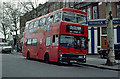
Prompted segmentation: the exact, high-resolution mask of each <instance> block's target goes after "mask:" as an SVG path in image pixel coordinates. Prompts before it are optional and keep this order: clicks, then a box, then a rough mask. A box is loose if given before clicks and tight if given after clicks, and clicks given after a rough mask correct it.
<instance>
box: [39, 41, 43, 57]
mask: <svg viewBox="0 0 120 79" xmlns="http://www.w3.org/2000/svg"><path fill="white" fill-rule="evenodd" d="M43 48H44V47H43V40H42V39H40V44H39V46H38V55H39V57H40V58H42V54H43Z"/></svg>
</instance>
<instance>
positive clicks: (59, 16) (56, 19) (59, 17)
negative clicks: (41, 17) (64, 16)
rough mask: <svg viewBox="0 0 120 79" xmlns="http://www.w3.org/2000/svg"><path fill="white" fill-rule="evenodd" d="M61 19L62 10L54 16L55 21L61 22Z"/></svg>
mask: <svg viewBox="0 0 120 79" xmlns="http://www.w3.org/2000/svg"><path fill="white" fill-rule="evenodd" d="M60 21H61V12H59V13H56V14H55V16H54V22H55V23H56V22H60Z"/></svg>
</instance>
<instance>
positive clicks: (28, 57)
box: [26, 52, 30, 60]
mask: <svg viewBox="0 0 120 79" xmlns="http://www.w3.org/2000/svg"><path fill="white" fill-rule="evenodd" d="M26 58H27V59H28V60H29V59H30V53H29V52H28V53H27V57H26Z"/></svg>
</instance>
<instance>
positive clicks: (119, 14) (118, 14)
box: [117, 5, 120, 18]
mask: <svg viewBox="0 0 120 79" xmlns="http://www.w3.org/2000/svg"><path fill="white" fill-rule="evenodd" d="M117 18H120V5H117Z"/></svg>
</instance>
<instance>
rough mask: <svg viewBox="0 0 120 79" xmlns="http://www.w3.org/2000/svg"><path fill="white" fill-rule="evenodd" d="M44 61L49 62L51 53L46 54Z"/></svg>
mask: <svg viewBox="0 0 120 79" xmlns="http://www.w3.org/2000/svg"><path fill="white" fill-rule="evenodd" d="M44 62H45V63H49V54H48V53H46V54H45V56H44Z"/></svg>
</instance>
